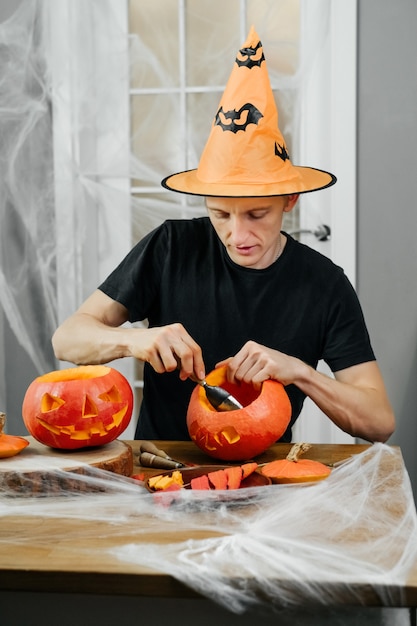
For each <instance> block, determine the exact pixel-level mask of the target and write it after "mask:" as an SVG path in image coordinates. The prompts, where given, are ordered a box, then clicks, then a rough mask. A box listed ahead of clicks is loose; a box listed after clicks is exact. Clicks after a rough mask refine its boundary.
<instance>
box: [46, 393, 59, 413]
mask: <svg viewBox="0 0 417 626" xmlns="http://www.w3.org/2000/svg"><path fill="white" fill-rule="evenodd" d="M63 404H65V400H63V399H62V398H58V396H52V395H51V394H50V393H44V394H43V396H42V400H41V412H42V413H49V411H55V410H56V409H59V407H60V406H62V405H63Z"/></svg>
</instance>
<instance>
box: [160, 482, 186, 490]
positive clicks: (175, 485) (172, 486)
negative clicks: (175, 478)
mask: <svg viewBox="0 0 417 626" xmlns="http://www.w3.org/2000/svg"><path fill="white" fill-rule="evenodd" d="M180 489H182V487H181V485H179V484H178V483H171V484H170V485H168V487H165V488H164V489H161V490H160V491H179V490H180Z"/></svg>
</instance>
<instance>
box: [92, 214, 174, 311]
mask: <svg viewBox="0 0 417 626" xmlns="http://www.w3.org/2000/svg"><path fill="white" fill-rule="evenodd" d="M166 241H167V233H166V229H165V227H164V225H162V226H160V227H158V228H157V229H155V230H153V231H152V232H151V233H149V234H148V235H146V236H145V237H144V238H143V239H142V240H141V241H139V242H138V243H137V244H136V245H135V246H134V247H133V248H132V250H131V251H130V252H129V253H128V254H127V255H126V257H125V258H124V259H123V260H122V261H121V263H120V264H119V265H118V266H117V267H116V269H115V270H113V272H112V273H111V274H110V275H109V276H108V277H107V278H106V279H105V280H104V281H103V282H102V283H101V285H99V287H98V288H99V289H100V291H102V292H103V293H105V294H106V295H108V296H109V297H110V298H112V299H113V300H116V301H117V302H120V303H121V304H123V306H125V307H126V308H127V310H128V311H129V321H130V322H137V321H140V320H144V319H146V318H147V317H148V312H149V310H150V307H151V306H152V303H153V301H154V299H155V297H156V295H157V293H158V285H159V284H160V276H161V272H162V267H163V262H164V256H165V254H166V246H167V243H166Z"/></svg>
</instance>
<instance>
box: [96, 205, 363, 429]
mask: <svg viewBox="0 0 417 626" xmlns="http://www.w3.org/2000/svg"><path fill="white" fill-rule="evenodd" d="M286 237H287V245H286V246H285V248H284V251H283V253H282V255H281V256H280V258H279V259H278V260H277V261H276V262H275V263H273V264H272V265H271V266H269V267H267V268H265V269H251V268H246V267H242V266H240V265H237V264H236V263H234V262H233V261H232V260H231V259H230V257H229V256H228V254H227V252H226V250H225V248H224V246H223V244H222V243H221V242H220V240H219V239H218V237H217V234H216V232H215V231H214V229H213V227H212V225H211V223H210V220H209V219H208V218H207V217H204V218H198V219H192V220H169V221H166V222H165V223H164V224H162V225H161V226H160V227H158V228H157V229H155V230H154V231H152V232H151V233H150V234H149V235H147V236H146V237H145V238H144V239H143V240H141V241H140V242H139V243H138V244H137V245H136V246H135V247H134V248H133V249H132V250H131V252H130V253H129V254H128V255H127V256H126V257H125V259H124V260H123V261H122V262H121V264H120V265H119V266H118V267H117V268H116V269H115V270H114V272H112V274H111V275H110V276H109V277H108V278H107V279H106V280H105V281H104V282H103V283H102V285H101V286H100V289H101V290H102V291H103V292H104V293H106V294H107V295H108V296H110V297H111V298H112V299H114V300H117V301H118V302H120V303H121V304H123V305H124V306H125V307H126V308H127V309H128V311H129V319H130V321H131V322H135V321H139V320H146V319H147V320H148V323H149V326H163V325H165V324H171V323H174V322H181V323H182V324H183V326H184V327H185V329H186V330H187V331H188V333H189V334H190V335H191V337H193V339H194V340H195V341H196V342H197V343H198V344H199V345H200V347H201V348H202V352H203V358H204V362H205V365H206V371H207V372H209V371H210V370H211V369H213V368H214V366H215V364H216V363H217V362H219V361H221V360H222V359H225V358H226V357H230V356H233V355H234V354H236V352H238V350H240V348H241V347H242V346H243V344H244V343H245V342H246V341H248V340H250V339H251V340H254V341H256V342H258V343H260V344H263V345H265V346H268V347H269V348H274V349H277V350H280V351H281V352H284V353H286V354H289V355H291V356H295V357H298V358H299V359H301V360H303V361H304V362H305V363H308V364H309V365H311V366H312V367H314V368H315V367H316V366H317V363H318V361H319V360H320V359H323V360H324V361H325V362H326V363H327V364H328V365H329V367H330V368H331V370H332V371H338V370H341V369H344V368H347V367H351V366H353V365H357V364H359V363H364V362H367V361H371V360H374V359H375V357H374V354H373V351H372V347H371V345H370V341H369V336H368V332H367V329H366V326H365V322H364V319H363V315H362V311H361V307H360V304H359V302H358V298H357V296H356V293H355V291H354V289H353V287H352V285H351V284H350V282H349V281H348V279H347V277H346V276H345V274H344V273H343V270H342V269H341V268H339V267H337V266H336V265H335V264H334V263H332V262H331V261H330V260H329V259H327V258H326V257H324V256H323V255H321V254H320V253H318V252H316V251H314V250H312V249H311V248H309V247H308V246H305V245H303V244H301V243H299V242H297V241H295V240H294V239H293V238H292V237H290V236H289V235H286ZM194 386H195V383H192V382H191V381H181V380H180V379H179V376H178V372H172V373H165V374H157V373H155V372H154V370H153V369H152V367H151V366H149V365H148V364H145V368H144V394H143V402H142V405H141V409H140V415H139V421H138V426H137V430H136V437H137V438H138V439H167V440H169V439H174V440H175V439H176V440H187V439H189V435H188V431H187V426H186V421H185V418H186V413H187V407H188V402H189V398H190V395H191V392H192V390H193V388H194ZM286 391H287V393H288V395H289V397H290V400H291V404H292V419H291V425H292V424H293V423H294V422H295V420H296V419H297V417H298V415H299V413H300V411H301V408H302V405H303V402H304V399H305V395H304V393H302V392H301V391H300V390H299V389H298V388H297V387H295V386H294V385H288V386H287V387H286ZM291 425H290V427H289V428H288V430H287V432H286V433H285V434H284V436H283V437H282V439H281V441H291Z"/></svg>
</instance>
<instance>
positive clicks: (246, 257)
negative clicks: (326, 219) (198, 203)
mask: <svg viewBox="0 0 417 626" xmlns="http://www.w3.org/2000/svg"><path fill="white" fill-rule="evenodd" d="M297 198H298V196H295V195H294V196H271V197H266V198H212V197H207V198H206V206H207V210H208V215H209V218H210V221H211V223H212V225H213V228H214V230H215V231H216V233H217V235H218V237H219V239H220V241H221V242H222V243H223V245H224V246H225V248H226V250H227V253H228V255H229V256H230V258H231V259H232V261H234V262H235V263H237V264H238V265H242V266H243V267H251V268H253V269H263V268H265V267H268V266H269V265H271V264H272V263H273V262H274V261H275V259H276V258H277V255H278V253H279V252H280V249H281V239H280V230H281V225H282V216H283V213H284V212H286V211H291V209H292V208H293V206H294V204H295V203H296V201H297Z"/></svg>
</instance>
